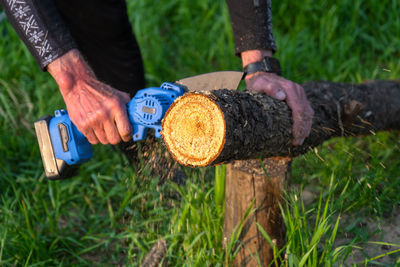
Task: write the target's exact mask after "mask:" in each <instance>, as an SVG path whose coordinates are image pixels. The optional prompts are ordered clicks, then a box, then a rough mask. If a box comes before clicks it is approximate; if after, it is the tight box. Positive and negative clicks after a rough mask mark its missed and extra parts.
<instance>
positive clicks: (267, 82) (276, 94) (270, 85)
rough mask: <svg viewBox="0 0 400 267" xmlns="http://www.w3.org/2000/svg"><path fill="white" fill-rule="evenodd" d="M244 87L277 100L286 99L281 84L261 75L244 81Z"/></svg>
mask: <svg viewBox="0 0 400 267" xmlns="http://www.w3.org/2000/svg"><path fill="white" fill-rule="evenodd" d="M274 78H275V77H274ZM246 85H247V88H248V89H249V90H253V91H256V92H260V93H265V94H267V95H268V96H270V97H273V98H276V99H278V100H284V99H285V98H286V93H285V92H284V90H283V88H282V85H281V83H280V82H279V81H278V80H276V79H270V78H269V77H267V76H265V75H262V74H260V75H258V76H254V77H252V78H250V79H248V80H246Z"/></svg>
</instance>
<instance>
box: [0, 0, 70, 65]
mask: <svg viewBox="0 0 400 267" xmlns="http://www.w3.org/2000/svg"><path fill="white" fill-rule="evenodd" d="M0 4H1V5H2V6H3V8H4V10H5V11H6V14H7V18H8V19H9V21H10V22H11V24H12V25H13V27H14V29H15V30H16V31H17V33H18V35H19V36H20V38H21V39H22V40H23V41H24V43H25V45H26V46H27V47H28V49H29V51H30V52H31V53H32V55H33V56H34V57H35V59H36V60H37V62H38V63H39V66H40V67H41V68H42V69H43V70H45V69H46V66H47V65H48V64H50V63H51V62H52V61H54V60H55V59H57V58H59V57H60V56H62V55H63V54H65V53H66V52H68V51H69V50H71V49H73V48H76V44H75V43H74V41H73V39H72V37H71V35H70V33H69V31H68V29H67V27H66V26H65V24H64V22H63V20H62V19H61V17H60V14H59V12H58V11H57V8H56V7H55V5H54V2H53V0H0Z"/></svg>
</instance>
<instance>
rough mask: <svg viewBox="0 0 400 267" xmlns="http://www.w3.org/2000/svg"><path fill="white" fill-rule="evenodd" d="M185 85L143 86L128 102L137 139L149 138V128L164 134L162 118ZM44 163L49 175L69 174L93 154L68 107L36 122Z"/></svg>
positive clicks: (130, 118)
mask: <svg viewBox="0 0 400 267" xmlns="http://www.w3.org/2000/svg"><path fill="white" fill-rule="evenodd" d="M183 93H184V89H183V87H181V86H178V85H176V84H172V83H163V84H162V85H161V86H160V87H150V88H146V89H142V90H139V91H138V92H137V93H136V95H135V96H134V97H133V98H132V100H131V101H129V103H128V104H127V110H128V117H129V122H130V123H131V125H132V128H133V140H134V141H140V140H143V139H145V138H146V136H147V132H148V129H154V131H155V136H156V137H157V138H160V137H161V120H162V119H163V117H164V115H165V112H166V111H167V110H168V108H169V106H170V105H171V104H172V103H173V102H174V100H175V99H176V98H177V97H179V96H181V95H183ZM35 130H36V136H37V139H38V143H39V147H40V153H41V156H42V161H43V167H44V169H45V172H46V176H47V178H49V179H52V180H57V179H64V178H69V177H71V176H72V175H73V174H74V170H76V168H77V166H78V165H79V164H81V163H84V162H86V161H88V160H90V159H91V158H92V156H93V151H92V146H91V144H90V143H89V141H88V140H87V139H86V137H85V136H84V135H83V134H82V133H81V132H80V131H79V130H78V129H77V128H76V126H75V125H74V124H73V123H72V122H71V120H70V118H69V116H68V113H67V111H65V110H56V111H55V113H54V117H51V116H46V117H43V118H40V119H39V120H38V121H36V122H35Z"/></svg>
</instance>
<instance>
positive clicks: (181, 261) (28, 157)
mask: <svg viewBox="0 0 400 267" xmlns="http://www.w3.org/2000/svg"><path fill="white" fill-rule="evenodd" d="M399 8H400V3H399V2H398V1H378V0H371V1H361V0H355V1H345V0H336V1H333V0H329V1H328V0H325V1H324V0H314V1H311V0H304V1H280V3H278V2H274V6H273V14H274V20H273V22H274V33H275V37H276V40H277V44H278V52H277V55H276V56H277V57H278V58H279V59H280V60H281V64H282V66H283V68H284V74H285V76H286V77H287V78H289V79H292V80H294V81H296V82H299V83H301V82H304V81H308V80H331V81H344V82H362V81H365V80H369V79H398V77H400V63H399V60H398V57H399V47H400V17H399V16H398V10H399ZM128 9H129V14H130V19H131V22H132V25H133V29H134V31H135V33H136V35H137V39H138V42H139V44H140V47H141V50H142V54H143V57H144V61H145V67H146V78H147V81H148V85H156V86H157V85H159V84H160V83H161V82H162V81H174V80H176V79H178V78H182V77H185V76H188V75H194V74H199V73H204V72H208V71H215V70H225V69H232V70H240V67H241V63H240V60H239V59H238V58H237V57H235V56H234V54H233V51H234V44H233V36H232V31H231V28H230V24H229V14H228V12H227V8H226V6H225V3H224V1H211V0H171V1H153V2H149V1H129V2H128ZM2 32H7V34H6V35H5V36H2V37H1V38H0V128H1V134H0V155H1V160H0V265H2V266H73V265H75V266H93V265H94V266H96V265H97V266H104V265H105V266H111V265H118V264H120V265H128V266H138V265H139V264H140V262H141V261H142V260H143V259H144V257H145V256H146V254H147V252H148V251H149V250H150V249H151V246H152V245H153V244H154V243H155V242H156V241H157V240H158V239H160V238H164V239H166V240H167V242H168V251H167V254H166V257H165V258H164V261H166V262H168V265H170V266H223V265H224V264H227V263H229V262H231V261H232V259H233V255H232V251H231V250H229V249H227V250H224V249H223V247H222V242H223V241H222V229H223V206H222V205H221V204H222V203H223V175H222V173H223V172H224V170H223V168H218V171H217V180H215V174H214V173H215V172H214V168H202V169H194V170H191V169H188V170H186V171H187V174H188V180H187V181H186V184H185V185H176V184H174V183H173V182H170V181H168V182H167V183H165V184H163V185H158V184H157V181H158V177H152V176H150V175H149V173H150V172H149V170H144V171H142V172H140V173H137V172H136V171H135V170H132V168H130V167H129V166H128V162H127V161H126V159H124V158H122V156H121V155H120V154H119V153H117V152H115V151H114V150H113V149H112V148H111V147H110V146H100V145H98V146H96V147H95V156H94V159H93V160H92V161H90V162H89V163H86V164H85V165H84V166H82V167H81V170H80V175H79V176H78V177H75V178H73V179H70V180H65V181H57V182H49V181H48V180H46V178H45V177H44V174H43V171H42V163H41V160H40V154H39V149H38V147H37V144H36V138H35V136H34V130H33V122H34V121H35V119H37V118H39V117H41V116H43V115H45V114H51V113H52V112H53V110H55V109H58V108H62V107H64V104H63V101H62V99H61V97H60V95H59V93H58V92H57V87H56V84H55V82H54V81H53V80H52V79H51V78H50V76H49V75H48V74H47V73H42V72H41V71H40V70H39V68H38V66H37V64H36V63H35V61H34V60H33V58H32V56H31V55H30V54H29V52H28V51H27V49H26V48H24V46H23V45H22V44H21V42H20V41H19V39H18V37H17V36H16V34H15V32H14V31H13V30H12V29H11V27H10V26H9V25H8V24H7V23H6V22H4V21H3V22H1V23H0V34H1V33H2ZM399 141H400V134H399V133H398V132H392V133H378V134H377V135H376V136H369V137H362V138H349V139H332V140H330V141H328V142H327V143H325V144H324V145H323V146H321V147H318V149H317V150H315V151H312V152H309V153H308V154H306V155H304V156H300V157H298V158H297V159H295V160H294V164H293V179H292V181H291V185H292V188H293V189H290V190H288V192H287V194H286V195H287V197H286V202H285V203H282V211H283V214H284V219H285V224H286V227H287V229H288V230H287V246H286V247H285V253H286V254H287V256H286V257H287V260H286V263H287V264H288V266H298V265H302V266H333V265H335V266H336V265H340V264H341V262H342V261H343V260H344V259H345V258H346V257H347V256H348V255H349V253H350V251H351V249H352V247H353V246H354V247H356V246H357V247H363V246H365V244H367V242H368V241H369V240H370V238H371V235H372V234H373V232H370V231H367V230H366V229H365V228H363V227H360V225H361V224H362V223H363V221H364V220H365V219H367V218H372V219H373V220H376V221H380V222H384V221H385V219H386V218H388V217H390V215H391V214H392V212H393V211H395V210H398V209H399V207H400V185H399V183H400V179H399V177H400V142H399ZM295 188H300V190H299V189H295ZM302 188H306V189H307V190H310V191H312V192H313V193H315V195H316V199H315V200H314V202H312V203H311V204H309V205H304V204H303V203H302V202H301V189H302ZM249 212H251V210H249ZM345 217H346V218H347V219H340V218H345ZM378 231H379V229H378ZM344 235H346V236H349V237H350V240H352V241H349V242H348V243H346V244H344V245H341V246H339V245H338V244H336V243H335V239H337V238H338V236H344ZM265 237H266V238H267V239H268V236H267V235H266V236H265ZM386 241H387V240H386ZM388 242H389V243H390V238H389V241H388ZM396 250H397V251H396ZM392 251H394V252H393V253H392V255H390V256H391V258H390V259H391V265H389V266H394V265H395V264H396V262H397V264H400V261H399V257H400V253H399V251H398V246H392ZM276 255H277V257H279V256H278V255H280V254H279V252H278V251H277V252H276ZM376 256H378V255H366V256H365V259H364V261H365V262H362V264H363V265H367V264H370V265H376V266H378V265H379V264H380V263H378V262H377V261H376V259H375V257H376ZM381 256H383V257H384V258H387V257H389V255H381Z"/></svg>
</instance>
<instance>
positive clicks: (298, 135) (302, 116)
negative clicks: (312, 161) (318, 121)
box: [292, 109, 313, 145]
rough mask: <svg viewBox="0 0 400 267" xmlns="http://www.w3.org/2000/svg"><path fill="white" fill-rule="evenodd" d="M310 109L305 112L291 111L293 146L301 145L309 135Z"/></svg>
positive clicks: (311, 112)
mask: <svg viewBox="0 0 400 267" xmlns="http://www.w3.org/2000/svg"><path fill="white" fill-rule="evenodd" d="M312 115H313V111H312V109H311V110H309V109H306V111H298V110H292V118H293V145H301V144H303V142H304V139H305V138H306V137H307V136H308V135H309V134H310V132H311V126H312Z"/></svg>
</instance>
